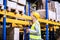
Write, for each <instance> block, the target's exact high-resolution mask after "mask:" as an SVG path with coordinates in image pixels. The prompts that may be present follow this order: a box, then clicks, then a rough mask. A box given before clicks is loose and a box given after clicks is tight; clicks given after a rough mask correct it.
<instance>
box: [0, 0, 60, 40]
mask: <svg viewBox="0 0 60 40" xmlns="http://www.w3.org/2000/svg"><path fill="white" fill-rule="evenodd" d="M6 3H7V0H4V12H1V11H0V15H4V17H3V18H2V19H0V22H3V40H6V22H10V23H17V24H21V25H25V23H26V25H30V24H29V22H28V21H18V20H14V19H9V18H6V15H9V16H13V17H16V16H17V15H14V14H13V15H11V14H7V12H6V5H7V4H6ZM24 14H26V5H25V9H24ZM29 16H30V1H29V2H28V16H27V17H26V16H18V17H20V18H25V19H28V20H32V19H31V17H29ZM36 16H37V15H36ZM29 18H30V19H29ZM12 20H13V21H12ZM38 20H39V21H40V22H42V23H46V40H49V31H48V27H49V25H48V24H52V25H56V26H60V23H58V22H52V21H49V20H48V0H46V19H40V18H39V19H38ZM15 21H16V22H15ZM29 28H30V27H29ZM24 31H25V32H24V33H25V34H24V36H25V37H26V30H24ZM25 37H24V40H26V38H25ZM28 40H29V33H28Z"/></svg>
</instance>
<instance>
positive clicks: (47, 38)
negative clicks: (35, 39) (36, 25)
mask: <svg viewBox="0 0 60 40" xmlns="http://www.w3.org/2000/svg"><path fill="white" fill-rule="evenodd" d="M46 20H48V0H46ZM48 28H49V27H48V23H47V24H46V40H49V31H48Z"/></svg>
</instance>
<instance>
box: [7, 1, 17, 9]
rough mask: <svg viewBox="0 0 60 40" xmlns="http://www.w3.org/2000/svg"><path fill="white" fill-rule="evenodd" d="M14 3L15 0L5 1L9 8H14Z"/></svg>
mask: <svg viewBox="0 0 60 40" xmlns="http://www.w3.org/2000/svg"><path fill="white" fill-rule="evenodd" d="M16 5H17V4H16V3H15V2H11V1H7V6H8V7H9V8H12V9H16Z"/></svg>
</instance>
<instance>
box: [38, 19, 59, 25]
mask: <svg viewBox="0 0 60 40" xmlns="http://www.w3.org/2000/svg"><path fill="white" fill-rule="evenodd" d="M38 21H39V22H43V23H48V24H53V25H59V26H60V23H58V22H53V21H49V20H45V19H38Z"/></svg>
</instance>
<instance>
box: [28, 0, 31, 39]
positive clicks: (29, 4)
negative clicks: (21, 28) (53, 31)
mask: <svg viewBox="0 0 60 40" xmlns="http://www.w3.org/2000/svg"><path fill="white" fill-rule="evenodd" d="M30 14H31V13H30V0H29V1H28V16H30ZM28 28H30V26H29V27H28ZM29 35H30V33H28V40H30V37H29Z"/></svg>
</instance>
